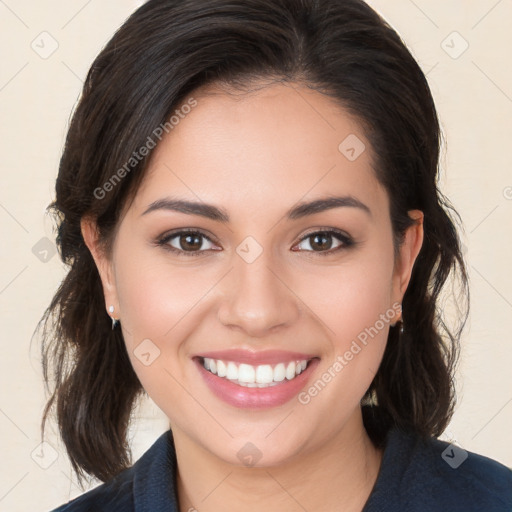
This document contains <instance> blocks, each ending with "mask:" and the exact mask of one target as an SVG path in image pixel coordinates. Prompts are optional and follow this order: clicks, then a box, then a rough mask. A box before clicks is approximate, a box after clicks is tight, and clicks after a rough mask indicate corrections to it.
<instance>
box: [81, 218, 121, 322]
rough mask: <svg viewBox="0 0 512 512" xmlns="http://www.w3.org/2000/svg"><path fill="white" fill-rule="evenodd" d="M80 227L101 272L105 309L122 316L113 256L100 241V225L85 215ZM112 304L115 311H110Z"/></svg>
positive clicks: (114, 315) (112, 315) (110, 313)
mask: <svg viewBox="0 0 512 512" xmlns="http://www.w3.org/2000/svg"><path fill="white" fill-rule="evenodd" d="M80 228H81V231H82V237H83V239H84V241H85V245H87V247H88V248H89V251H90V252H91V255H92V257H93V259H94V262H95V263H96V267H97V268H98V272H99V274H100V278H101V283H102V286H103V294H104V296H105V309H106V310H107V313H108V315H109V316H111V317H112V318H115V319H118V318H119V317H120V316H121V314H120V313H121V312H120V311H119V301H118V298H117V288H116V281H115V272H114V264H113V262H112V260H111V258H110V257H109V256H108V255H107V254H105V251H104V250H103V248H102V246H101V245H100V243H99V241H98V240H99V236H98V226H97V224H96V221H95V219H93V218H91V217H83V218H82V219H81V220H80ZM110 306H114V311H113V312H110V311H109V307H110Z"/></svg>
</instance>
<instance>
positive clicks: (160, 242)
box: [155, 229, 356, 257]
mask: <svg viewBox="0 0 512 512" xmlns="http://www.w3.org/2000/svg"><path fill="white" fill-rule="evenodd" d="M180 235H199V236H201V237H204V238H206V239H207V240H208V241H209V242H211V243H214V242H213V240H211V239H210V237H209V236H207V235H206V234H205V233H203V232H202V231H198V230H183V231H176V232H173V233H167V234H165V235H163V236H161V237H160V238H158V239H157V240H156V242H155V243H156V245H157V246H159V247H162V248H163V249H164V250H166V251H170V252H172V253H174V254H178V255H180V256H181V255H183V256H186V257H188V256H191V257H196V256H201V255H202V254H203V253H205V252H207V251H210V250H212V249H206V250H199V251H183V250H181V249H176V247H172V246H171V245H169V241H170V240H172V239H173V238H177V237H179V236H180ZM314 235H333V236H334V238H337V239H338V241H340V242H341V243H342V245H340V246H339V247H336V248H334V249H329V250H327V251H308V250H306V251H305V252H312V253H315V254H317V255H319V256H328V255H330V254H333V253H336V252H338V251H340V250H342V249H350V248H351V247H353V246H355V245H356V242H354V240H352V238H350V237H349V236H348V235H346V234H345V233H343V232H342V231H338V230H336V229H324V230H318V231H313V232H311V233H308V234H307V235H305V236H303V237H302V238H301V239H300V240H299V241H298V243H297V244H296V245H298V244H300V243H302V242H303V241H304V240H307V239H308V238H312V237H313V236H314ZM201 245H202V244H201Z"/></svg>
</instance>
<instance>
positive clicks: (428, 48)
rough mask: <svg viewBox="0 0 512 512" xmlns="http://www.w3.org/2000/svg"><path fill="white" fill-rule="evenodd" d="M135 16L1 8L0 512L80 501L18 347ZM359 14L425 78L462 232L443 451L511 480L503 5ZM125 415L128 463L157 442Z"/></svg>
mask: <svg viewBox="0 0 512 512" xmlns="http://www.w3.org/2000/svg"><path fill="white" fill-rule="evenodd" d="M140 3H141V2H135V1H129V0H109V1H108V2H104V1H99V0H89V1H87V0H66V1H64V0H53V1H51V0H39V1H37V2H36V1H35V0H0V47H1V49H2V59H1V62H2V65H1V68H0V109H1V119H2V122H1V126H0V144H1V149H2V151H1V166H2V170H1V180H2V186H1V189H0V226H1V230H2V249H1V251H0V258H1V261H0V269H1V270H0V311H1V319H2V324H1V325H2V357H1V358H0V365H1V369H0V385H1V390H2V394H1V400H0V429H1V433H2V435H1V436H0V443H1V469H0V471H1V473H0V510H1V511H9V512H16V511H26V510H34V511H35V510H41V511H45V510H50V509H51V508H53V507H56V506H57V505H59V504H61V503H63V502H65V501H67V500H69V499H71V498H73V497H75V496H77V495H78V494H80V493H81V491H80V489H79V488H78V487H76V484H75V482H74V479H73V477H72V475H71V471H70V468H69V464H68V462H67V459H66V455H65V452H64V450H63V446H62V444H61V443H60V442H59V440H58V438H57V437H56V436H50V437H48V439H47V441H48V442H49V443H50V445H45V446H43V447H41V446H39V444H40V442H41V439H40V434H39V421H40V416H41V411H42V407H43V404H44V393H43V386H42V376H41V370H40V364H39V346H38V344H37V340H35V341H34V343H33V344H32V346H31V345H30V339H31V336H32V333H33V331H34V328H35V325H36V323H37V321H38V320H39V318H40V317H41V315H42V313H43V311H44V309H45V308H46V306H47V305H48V304H49V302H50V299H51V297H52V295H53V293H54V292H55V290H56V288H57V286H58V284H59V282H60V280H61V279H62V277H63V275H64V268H63V266H62V264H61V263H60V262H59V259H58V256H57V255H56V254H54V251H55V248H54V247H53V246H52V244H50V243H49V242H48V240H45V237H47V238H49V239H50V240H52V239H53V238H54V235H53V233H52V224H51V222H50V221H49V219H48V218H45V216H44V209H45V207H46V206H47V205H48V203H49V202H50V201H51V200H52V198H53V193H54V191H53V187H54V181H55V178H56V175H57V168H58V162H59V157H60V152H61V150H62V145H63V141H64V136H65V132H66V127H67V123H68V120H69V117H70V112H71V110H72V108H73V106H74V105H75V102H76V100H77V98H78V95H79V93H80V89H81V86H82V80H83V79H84V77H85V75H86V72H87V70H88V68H89V66H90V64H91V63H92V61H93V59H94V57H95V56H96V54H97V53H98V52H99V50H100V49H101V48H102V46H103V45H104V44H105V43H106V42H107V41H108V39H109V38H110V37H111V36H112V34H113V33H114V31H115V29H117V27H118V26H119V25H120V24H121V23H122V22H123V20H124V19H125V18H126V17H127V16H128V15H129V14H130V13H131V12H132V11H133V10H134V9H135V8H136V7H137V6H138V5H140ZM370 3H371V5H373V6H374V7H375V8H376V9H377V10H378V11H379V12H381V14H383V15H384V17H385V18H386V19H387V20H388V21H389V23H390V24H391V25H392V26H393V27H394V28H395V29H397V31H398V32H399V33H400V34H401V36H402V37H403V39H404V40H405V42H406V43H407V44H408V46H409V48H410V49H411V50H412V52H413V54H414V55H415V57H416V58H417V59H418V60H419V62H420V65H421V66H422V68H423V69H424V71H425V72H426V73H427V74H428V80H429V82H430V85H431V88H432V91H433V94H434V96H435V100H436V102H437V107H438V111H439V115H440V118H441V122H442V126H443V130H444V133H445V136H446V139H447V142H448V143H447V147H446V148H445V152H444V156H443V162H442V168H443V177H442V183H443V187H444V191H445V193H446V194H447V195H448V197H450V199H451V200H452V202H453V203H454V205H455V207H456V208H457V209H458V211H459V212H460V214H461V216H462V218H463V221H464V224H465V228H466V233H465V235H464V242H465V245H466V256H467V260H468V268H469V271H470V278H471V292H472V313H471V316H470V319H469V321H468V325H467V330H466V333H465V336H464V340H463V341H464V348H463V353H462V360H461V366H460V372H459V375H458V388H459V390H460V391H459V403H458V408H457V410H456V413H455V417H454V419H453V421H452V423H451V425H450V427H449V429H448V430H447V432H446V433H445V435H444V436H443V438H445V439H448V440H450V441H455V442H457V443H458V444H459V445H461V446H463V447H464V448H465V449H467V450H471V451H475V452H478V453H481V454H484V455H487V456H489V457H491V458H494V459H496V460H498V461H500V462H502V463H504V464H507V465H508V466H511V467H512V434H511V432H512V372H511V370H510V365H511V362H512V343H511V340H512V338H511V334H510V333H511V330H512V272H511V271H510V262H511V261H512V229H511V228H512V171H511V169H512V156H511V155H512V153H511V151H510V146H511V135H512V83H511V82H512V80H511V79H512V72H511V68H510V51H511V49H512V31H511V30H510V26H509V25H510V20H511V19H512V2H511V1H510V0H501V1H497V0H478V1H477V0H470V1H468V0H464V1H462V0H460V1H454V0H435V1H426V0H415V1H412V0H387V1H384V0H373V1H371V2H370ZM454 31H456V32H457V34H454ZM43 32H46V33H43ZM41 33H43V34H42V35H41ZM443 41H444V42H443ZM57 45H58V47H57ZM467 45H468V47H467V49H466V50H465V51H464V52H463V50H464V49H465V48H466V46H467ZM54 47H55V51H54V52H53V53H51V51H52V50H54ZM462 52H463V53H462ZM50 53H51V55H50ZM45 251H47V252H45ZM138 416H140V418H141V419H140V421H138V422H136V423H135V424H134V427H133V431H132V435H133V447H134V455H135V458H138V457H139V456H140V455H141V454H142V453H143V451H145V450H146V449H147V448H148V447H149V446H150V445H151V444H152V442H153V441H154V440H155V439H156V438H157V437H158V435H160V433H161V432H163V431H164V430H165V429H166V421H165V418H164V417H163V414H162V413H161V412H159V410H158V409H157V408H156V407H155V406H154V405H153V404H152V403H151V402H149V403H146V404H144V405H143V407H142V408H141V409H140V410H139V411H138ZM97 483H98V482H95V481H92V482H91V486H94V485H97Z"/></svg>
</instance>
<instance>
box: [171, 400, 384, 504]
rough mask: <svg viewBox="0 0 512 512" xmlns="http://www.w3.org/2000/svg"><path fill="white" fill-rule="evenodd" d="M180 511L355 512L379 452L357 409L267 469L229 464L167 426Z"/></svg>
mask: <svg viewBox="0 0 512 512" xmlns="http://www.w3.org/2000/svg"><path fill="white" fill-rule="evenodd" d="M172 431H173V436H174V440H175V447H176V457H177V462H178V472H177V484H178V490H177V491H178V501H179V507H180V512H191V511H195V510H197V511H201V512H214V511H218V510H242V509H243V510H244V511H247V512H253V511H261V510H280V511H283V512H288V511H290V512H291V511H297V510H343V511H345V512H361V510H362V509H363V507H364V504H365V503H366V500H367V499H368V496H369V495H370V493H371V490H372V488H373V486H374V484H375V481H376V479H377V475H378V472H379V469H380V464H381V460H382V450H380V449H377V448H376V447H375V446H374V445H373V443H372V442H371V440H370V438H369V437H368V435H367V432H366V430H365V428H364V425H363V421H362V416H361V409H360V408H357V409H356V410H355V411H354V414H353V415H352V416H351V417H350V418H349V420H348V421H347V423H346V424H345V425H344V426H343V427H342V428H341V429H340V430H339V431H338V432H335V433H334V434H333V435H332V436H331V437H330V438H329V439H328V440H327V441H326V442H324V443H323V444H321V445H319V446H318V447H317V448H316V449H315V450H313V451H310V452H308V453H303V454H301V455H298V456H295V457H293V459H291V460H288V461H286V462H283V463H282V464H280V465H278V466H272V467H244V466H235V465H233V464H229V463H227V462H225V461H223V460H222V459H219V458H218V457H216V456H215V455H214V454H212V453H211V452H207V451H205V450H204V448H202V447H200V446H198V445H197V444H196V443H195V442H194V441H193V440H192V439H190V438H189V437H188V436H187V435H186V434H185V433H184V432H183V431H181V430H180V429H179V428H176V427H175V426H173V428H172Z"/></svg>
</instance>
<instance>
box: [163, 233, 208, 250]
mask: <svg viewBox="0 0 512 512" xmlns="http://www.w3.org/2000/svg"><path fill="white" fill-rule="evenodd" d="M157 244H158V245H160V246H162V247H164V248H165V249H167V250H169V251H171V252H175V253H177V254H181V255H185V256H199V255H201V254H203V253H205V252H207V251H209V250H211V249H212V247H213V243H212V241H211V240H210V239H209V238H208V237H207V236H206V235H204V234H203V233H201V232H199V231H179V232H175V233H170V234H168V235H165V236H163V237H162V238H160V239H159V240H158V242H157ZM208 244H209V245H208Z"/></svg>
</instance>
